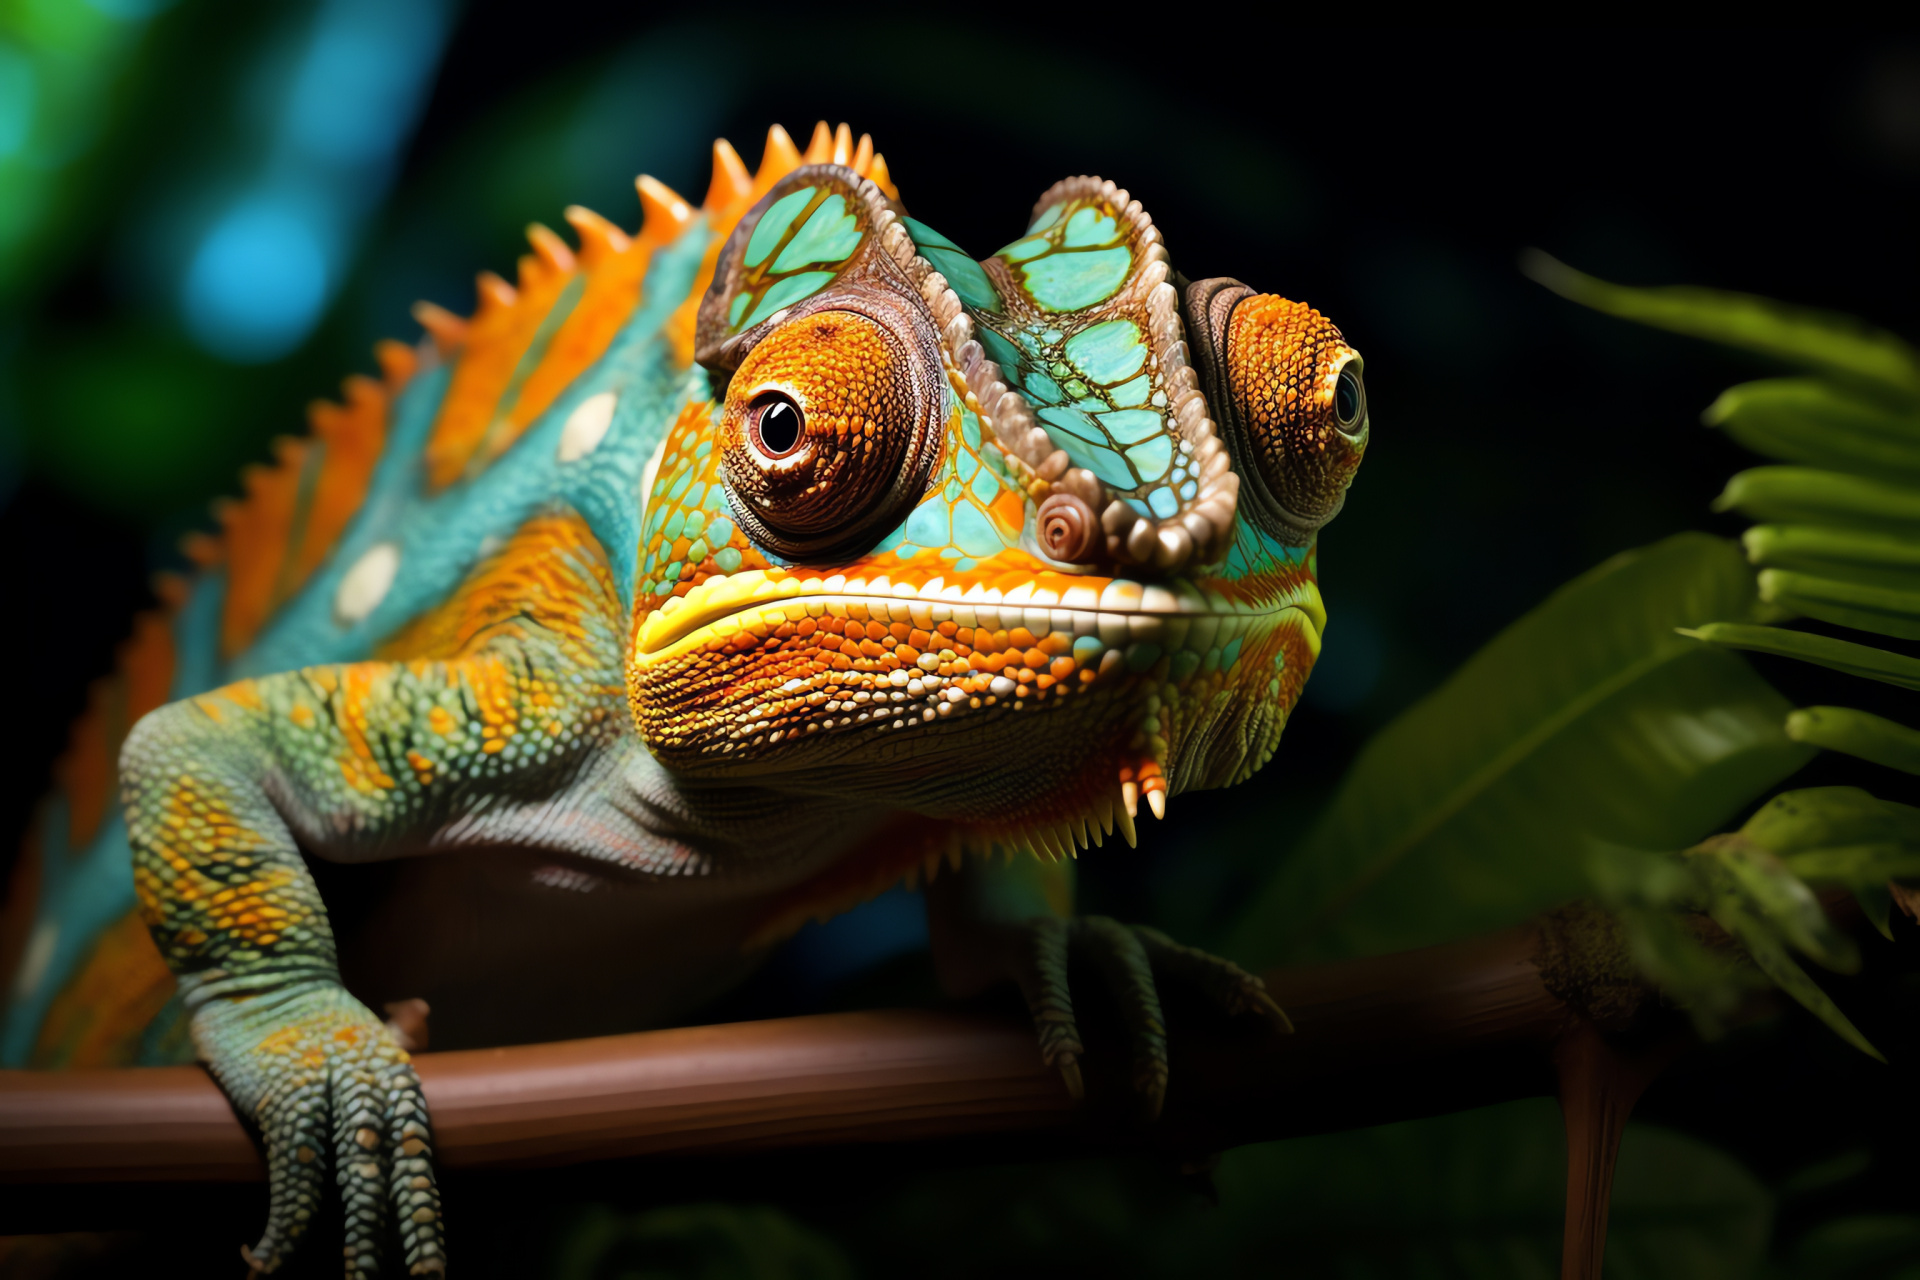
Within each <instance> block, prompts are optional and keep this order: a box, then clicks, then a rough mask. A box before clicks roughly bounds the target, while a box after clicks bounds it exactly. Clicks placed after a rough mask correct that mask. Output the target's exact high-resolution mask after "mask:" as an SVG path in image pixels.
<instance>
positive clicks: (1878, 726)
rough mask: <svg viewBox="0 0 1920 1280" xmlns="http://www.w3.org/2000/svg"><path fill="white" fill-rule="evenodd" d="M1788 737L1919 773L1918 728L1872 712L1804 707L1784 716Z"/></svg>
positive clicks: (1919, 740)
mask: <svg viewBox="0 0 1920 1280" xmlns="http://www.w3.org/2000/svg"><path fill="white" fill-rule="evenodd" d="M1787 736H1788V737H1789V738H1792V739H1793V740H1794V741H1795V742H1804V743H1806V744H1807V745H1808V746H1810V747H1825V748H1826V749H1827V750H1829V751H1839V752H1843V753H1845V754H1846V755H1850V756H1858V757H1859V758H1860V759H1862V760H1870V761H1872V762H1873V763H1874V764H1883V765H1885V766H1887V767H1888V768H1889V769H1899V770H1900V771H1901V772H1903V773H1920V731H1916V730H1913V729H1909V728H1907V726H1905V725H1903V724H1895V723H1894V722H1893V721H1891V720H1888V719H1887V718H1885V717H1884V716H1876V715H1874V714H1872V713H1871V712H1867V711H1856V710H1854V709H1853V708H1851V707H1805V708H1803V709H1801V710H1799V711H1796V712H1794V713H1793V714H1792V715H1790V716H1788V717H1787Z"/></svg>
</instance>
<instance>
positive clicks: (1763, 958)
mask: <svg viewBox="0 0 1920 1280" xmlns="http://www.w3.org/2000/svg"><path fill="white" fill-rule="evenodd" d="M1712 915H1713V919H1714V923H1716V924H1718V925H1719V926H1720V927H1721V928H1722V929H1725V930H1726V931H1727V932H1728V933H1730V934H1732V935H1733V936H1734V937H1735V938H1737V939H1739V942H1740V945H1741V946H1742V947H1744V948H1746V952H1747V955H1748V956H1750V957H1751V958H1752V960H1753V962H1754V964H1756V965H1758V966H1759V967H1760V972H1762V973H1764V974H1766V975H1767V976H1768V977H1769V978H1771V979H1773V981H1774V984H1775V985H1776V986H1778V987H1779V988H1780V989H1781V990H1782V991H1784V992H1786V993H1787V994H1788V995H1790V996H1792V997H1793V998H1794V999H1795V1000H1797V1001H1798V1002H1799V1003H1800V1004H1801V1005H1803V1006H1804V1007H1805V1008H1806V1009H1807V1010H1808V1011H1809V1012H1811V1013H1812V1014H1813V1015H1814V1016H1815V1017H1817V1018H1819V1019H1820V1021H1822V1022H1824V1023H1826V1024H1827V1027H1828V1028H1829V1029H1830V1030H1831V1031H1832V1032H1833V1033H1834V1034H1835V1035H1837V1036H1839V1037H1840V1038H1841V1039H1842V1040H1845V1041H1846V1042H1847V1043H1848V1044H1850V1045H1852V1046H1853V1047H1854V1048H1856V1049H1858V1050H1860V1052H1862V1053H1864V1054H1866V1055H1867V1056H1868V1057H1870V1058H1874V1059H1877V1060H1878V1061H1880V1062H1885V1061H1886V1058H1885V1057H1883V1056H1882V1055H1881V1053H1880V1051H1879V1050H1878V1049H1876V1048H1874V1047H1873V1044H1872V1043H1871V1042H1870V1041H1869V1040H1868V1039H1867V1038H1866V1037H1865V1036H1864V1035H1861V1034H1860V1029H1859V1028H1858V1027H1856V1026H1854V1025H1853V1023H1852V1022H1851V1021H1850V1020H1849V1019H1848V1018H1847V1015H1846V1014H1844V1013H1842V1012H1840V1006H1839V1005H1836V1004H1835V1003H1834V1002H1833V997H1831V996H1829V995H1828V994H1827V993H1826V992H1824V991H1822V990H1821V989H1820V988H1819V986H1818V985H1817V984H1816V983H1815V982H1814V980H1813V979H1812V978H1809V977H1808V976H1807V971H1806V970H1805V969H1802V968H1801V967H1800V966H1799V965H1797V964H1795V963H1794V961H1793V957H1792V956H1790V955H1788V954H1787V950H1786V948H1785V947H1783V946H1781V945H1780V941H1779V938H1778V937H1777V936H1776V935H1775V934H1774V932H1773V930H1772V929H1770V928H1769V927H1768V925H1767V922H1766V921H1764V920H1763V919H1761V918H1760V917H1758V916H1756V915H1754V914H1753V913H1752V912H1751V911H1749V910H1747V909H1746V908H1745V907H1744V906H1743V905H1742V904H1740V903H1739V901H1738V900H1737V899H1736V898H1734V897H1732V896H1731V895H1730V896H1728V897H1724V898H1722V899H1721V900H1720V901H1718V902H1716V903H1715V904H1714V909H1713V912H1712Z"/></svg>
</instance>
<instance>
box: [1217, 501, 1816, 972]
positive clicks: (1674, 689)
mask: <svg viewBox="0 0 1920 1280" xmlns="http://www.w3.org/2000/svg"><path fill="white" fill-rule="evenodd" d="M1752 598H1753V579H1752V576H1751V574H1750V573H1749V571H1748V570H1747V567H1746V565H1745V564H1744V562H1743V561H1742V558H1741V556H1740V555H1739V553H1738V552H1737V551H1735V550H1734V548H1733V546H1732V545H1731V544H1730V543H1727V542H1725V541H1722V540H1720V539H1718V538H1710V537H1707V536H1705V535H1702V534H1682V535H1680V536H1678V537H1675V538H1670V539H1668V540H1667V541H1665V542H1661V543H1658V544H1655V545H1654V546H1652V547H1648V548H1645V549H1643V550H1641V551H1637V552H1633V553H1629V554H1627V555H1623V556H1617V557H1615V558H1614V559H1612V560H1610V561H1608V562H1607V563H1606V564H1604V565H1601V566H1600V567H1599V568H1597V569H1595V570H1593V571H1592V572H1590V573H1588V574H1585V575H1584V576H1582V577H1580V578H1578V579H1576V580H1575V581H1573V582H1572V583H1569V584H1568V585H1567V586H1565V587H1563V588H1561V589H1560V590H1559V591H1558V592H1556V593H1555V594H1554V595H1553V596H1552V597H1550V598H1549V599H1548V600H1547V601H1546V602H1545V603H1544V604H1542V605H1541V606H1540V607H1539V608H1537V609H1535V610H1534V611H1533V612H1532V613H1530V614H1528V615H1527V616H1526V617H1524V618H1522V619H1520V621H1518V622H1516V623H1515V624H1514V625H1513V626H1511V627H1509V628H1508V629H1507V630H1506V631H1504V632H1502V633H1501V634H1500V635H1499V636H1497V637H1495V638H1494V640H1493V641H1491V642H1490V643H1489V644H1488V645H1487V646H1486V647H1485V648H1484V649H1482V650H1481V651H1480V652H1479V653H1478V654H1476V655H1475V656H1474V657H1473V658H1472V659H1470V660H1469V661H1468V662H1467V663H1466V665H1465V666H1463V667H1462V668H1461V669H1460V670H1459V671H1458V672H1456V673H1455V674H1454V675H1453V676H1452V677H1451V678H1450V679H1449V680H1448V681H1447V682H1446V683H1445V684H1444V685H1442V686H1441V687H1440V688H1439V689H1438V690H1436V691H1435V692H1434V693H1432V694H1431V695H1429V696H1428V697H1427V698H1425V699H1423V700H1422V701H1421V702H1419V703H1417V704H1416V705H1415V706H1413V707H1412V708H1410V709H1409V710H1408V711H1407V712H1405V713H1404V714H1403V715H1401V716H1400V717H1399V719H1397V720H1395V721H1394V722H1393V723H1392V724H1391V725H1389V726H1388V727H1387V728H1386V729H1384V730H1383V731H1381V732H1380V733H1379V734H1378V735H1377V736H1376V737H1375V738H1374V739H1373V741H1372V742H1370V743H1369V744H1368V745H1367V747H1366V748H1365V750H1363V751H1362V753H1361V755H1360V758H1359V760H1358V761H1357V762H1356V763H1355V765H1354V767H1353V768H1352V769H1351V770H1350V771H1349V772H1348V774H1347V777H1346V779H1345V780H1344V781H1343V783H1342V785H1341V787H1340V789H1339V791H1338V793H1337V794H1336V795H1335V796H1334V799H1333V801H1332V803H1331V804H1330V805H1329V806H1328V808H1327V810H1326V812H1325V813H1324V814H1323V815H1322V816H1321V818H1320V820H1319V821H1318V822H1317V823H1316V824H1315V826H1314V827H1313V829H1312V830H1311V831H1310V832H1309V833H1308V834H1307V836H1306V837H1305V838H1304V839H1303V840H1302V841H1301V842H1300V844H1299V846H1298V847H1297V848H1296V849H1294V850H1293V851H1292V852H1291V853H1290V854H1288V856H1287V857H1286V858H1285V859H1284V860H1282V862H1281V865H1280V869H1279V872H1278V874H1277V875H1276V876H1274V878H1273V879H1272V880H1270V881H1269V882H1268V883H1267V885H1266V886H1265V887H1264V889H1263V891H1262V892H1261V894H1260V895H1259V896H1258V897H1257V898H1256V899H1255V901H1254V903H1253V905H1252V907H1251V909H1250V910H1248V912H1247V913H1246V914H1245V915H1244V916H1243V917H1242V918H1241V920H1240V922H1239V923H1238V925H1237V926H1236V928H1235V930H1234V931H1233V933H1232V935H1231V937H1230V939H1229V941H1228V949H1229V951H1230V952H1231V953H1232V954H1234V955H1236V956H1239V957H1241V958H1243V959H1246V960H1248V961H1250V962H1251V963H1253V964H1256V965H1263V966H1264V965H1267V964H1271V963H1274V962H1276V961H1278V960H1280V959H1281V958H1283V957H1286V958H1307V957H1315V958H1319V957H1331V956H1340V955H1354V954H1364V953H1371V952H1380V951H1389V950H1397V949H1401V948H1406V947H1415V946H1422V945H1426V944H1428V943H1434V942H1440V941H1444V940H1446V939H1448V938H1452V937H1459V936H1462V935H1466V934H1470V933H1474V932H1478V931H1481V930H1485V929H1491V928H1497V927H1500V926H1502V925H1506V924H1511V923H1513V922H1515V921H1517V920H1520V919H1522V918H1524V917H1525V916H1526V915H1528V914H1529V913H1531V912H1533V911H1536V910H1539V909H1541V908H1543V907H1546V906H1550V905H1553V904H1554V903H1557V902H1561V901H1565V900H1566V899H1569V898H1573V897H1577V896H1579V895H1580V894H1582V893H1584V892H1585V891H1586V890H1587V887H1588V886H1587V882H1586V877H1585V870H1584V865H1583V859H1584V854H1585V852H1586V850H1587V849H1588V848H1589V847H1590V843H1591V842H1592V841H1594V840H1599V841H1605V842H1609V843H1612V844H1616V845H1625V846H1629V847H1633V848H1642V849H1660V848H1668V849H1677V848H1681V847H1684V846H1686V845H1689V844H1691V843H1693V842H1694V841H1695V840H1697V839H1699V838H1700V837H1701V836H1702V835H1705V834H1706V833H1708V832H1710V831H1711V830H1713V829H1714V827H1716V826H1717V825H1719V824H1720V823H1723V822H1725V821H1726V820H1727V819H1728V818H1730V817H1731V816H1732V815H1733V814H1734V813H1736V812H1738V810H1739V809H1740V808H1741V807H1743V806H1744V805H1746V804H1748V803H1750V802H1751V801H1752V800H1753V799H1754V798H1755V797H1756V796H1757V795H1758V794H1760V793H1761V792H1762V791H1763V790H1765V789H1766V788H1767V787H1769V786H1771V785H1772V784H1774V783H1775V782H1778V781H1779V780H1780V779H1781V778H1783V777H1785V776H1786V775H1787V774H1789V773H1791V772H1793V770H1795V769H1797V768H1798V767H1799V766H1800V765H1801V764H1803V763H1804V762H1805V761H1806V760H1807V759H1808V758H1809V756H1810V754H1811V753H1810V751H1809V750H1808V749H1807V748H1804V747H1801V746H1799V745H1797V744H1795V743H1793V742H1791V741H1790V740H1789V739H1788V738H1787V736H1786V734H1785V733H1784V732H1783V730H1782V728H1781V725H1782V723H1783V722H1784V720H1785V716H1786V711H1787V704H1786V703H1785V702H1784V700H1782V699H1781V698H1780V696H1779V695H1778V694H1776V693H1775V692H1774V691H1773V690H1772V689H1770V688H1769V687H1768V686H1767V685H1766V683H1765V682H1764V681H1762V680H1761V679H1760V678H1759V677H1758V676H1757V675H1755V674H1754V673H1753V671H1752V670H1751V669H1749V668H1748V667H1747V666H1746V665H1745V664H1744V663H1740V662H1737V661H1730V660H1727V659H1728V657H1729V656H1730V655H1723V654H1717V651H1715V650H1713V649H1711V648H1706V647H1702V646H1692V645H1690V644H1689V642H1688V641H1686V640H1685V639H1684V638H1682V637H1680V636H1678V635H1676V634H1675V632H1674V630H1673V629H1674V628H1675V627H1682V626H1687V625H1689V624H1690V623H1698V622H1701V621H1704V620H1706V619H1709V618H1713V617H1717V616H1726V615H1728V614H1733V615H1736V616H1738V615H1740V614H1744V613H1745V612H1746V611H1747V609H1748V608H1749V607H1750V606H1751V604H1752ZM1707 654H1715V655H1716V660H1713V661H1705V662H1703V661H1698V660H1697V659H1698V658H1699V657H1701V656H1704V655H1707Z"/></svg>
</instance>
